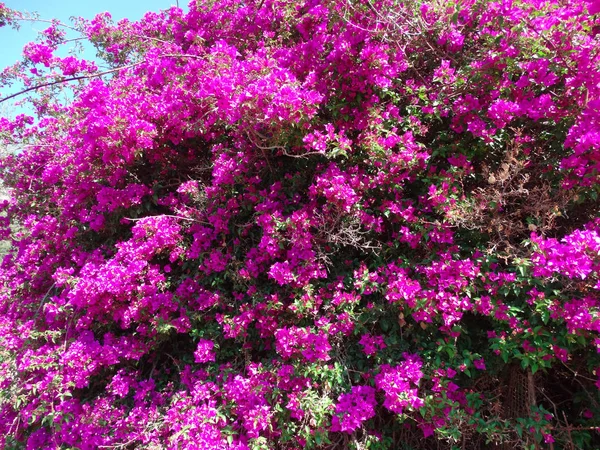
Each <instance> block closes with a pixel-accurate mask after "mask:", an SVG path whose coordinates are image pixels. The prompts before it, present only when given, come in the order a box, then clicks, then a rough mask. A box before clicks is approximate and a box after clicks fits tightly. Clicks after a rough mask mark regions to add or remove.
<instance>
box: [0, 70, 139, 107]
mask: <svg viewBox="0 0 600 450" xmlns="http://www.w3.org/2000/svg"><path fill="white" fill-rule="evenodd" d="M139 64H141V61H140V62H137V63H135V64H129V65H127V66H122V67H117V68H116V69H111V70H107V71H105V72H100V73H95V74H92V75H80V76H77V77H71V78H61V79H60V80H54V81H51V82H48V83H42V84H38V85H35V86H31V87H28V88H27V89H23V90H22V91H19V92H17V93H15V94H12V95H9V96H8V97H4V98H2V99H0V103H2V102H5V101H7V100H10V99H11V98H15V97H18V96H19V95H23V94H26V93H27V92H30V91H35V90H37V89H41V88H44V87H48V86H54V85H56V84H61V83H68V82H69V81H77V80H87V79H90V78H98V77H101V76H104V75H108V74H110V73H114V72H119V71H120V70H124V69H129V68H131V67H135V66H137V65H139Z"/></svg>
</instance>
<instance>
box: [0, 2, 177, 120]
mask: <svg viewBox="0 0 600 450" xmlns="http://www.w3.org/2000/svg"><path fill="white" fill-rule="evenodd" d="M0 1H3V2H4V4H5V5H6V6H7V7H8V8H11V9H17V10H19V11H28V12H37V13H39V14H40V18H41V19H48V20H49V19H59V20H60V21H61V22H64V23H69V17H71V16H77V17H83V18H85V19H91V18H92V17H94V16H95V15H96V14H98V13H101V12H105V11H108V12H109V13H110V14H111V16H112V18H113V20H114V21H115V22H117V21H118V20H120V19H123V18H127V19H129V20H131V21H134V20H139V19H140V18H141V17H142V16H143V15H144V14H145V13H146V12H148V11H159V10H163V9H168V8H169V7H171V6H174V5H176V3H177V0H143V1H139V0H102V1H88V0H0ZM187 3H188V0H179V6H180V7H182V8H184V9H186V10H187ZM48 26H49V24H44V23H22V24H21V29H20V30H19V31H15V30H13V29H11V28H10V27H2V28H0V69H1V68H4V67H6V66H8V65H11V64H14V63H15V62H16V61H18V60H19V59H20V57H21V51H22V50H23V46H24V45H25V44H26V43H28V42H30V41H33V40H35V38H36V35H37V32H38V31H41V30H44V29H45V28H47V27H48ZM93 57H94V55H93V54H89V55H88V54H87V53H86V54H85V58H89V59H92V58H93ZM2 94H5V95H6V94H7V92H4V90H3V92H2ZM7 103H8V102H7ZM0 115H3V114H2V112H1V111H0Z"/></svg>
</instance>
